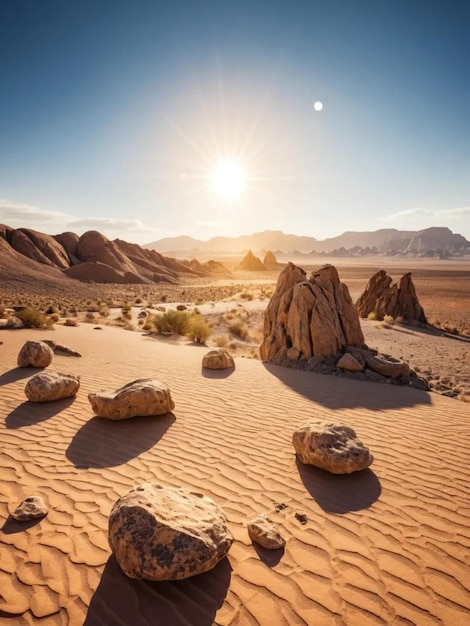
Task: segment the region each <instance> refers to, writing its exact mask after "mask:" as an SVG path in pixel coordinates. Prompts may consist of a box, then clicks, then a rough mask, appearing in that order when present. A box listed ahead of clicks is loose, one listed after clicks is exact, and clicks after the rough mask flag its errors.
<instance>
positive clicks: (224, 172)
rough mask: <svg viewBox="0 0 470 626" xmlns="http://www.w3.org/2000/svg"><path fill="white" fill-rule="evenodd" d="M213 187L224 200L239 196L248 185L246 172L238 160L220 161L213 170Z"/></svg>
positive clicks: (211, 178)
mask: <svg viewBox="0 0 470 626" xmlns="http://www.w3.org/2000/svg"><path fill="white" fill-rule="evenodd" d="M210 181H211V187H212V189H213V191H214V192H215V193H216V194H217V195H218V196H219V197H220V198H222V199H223V200H234V199H235V198H238V197H239V196H240V195H241V194H242V193H243V191H244V190H245V187H246V174H245V170H244V169H243V167H242V165H241V164H240V163H239V162H238V161H234V160H229V159H226V160H224V161H219V162H218V163H216V165H215V166H214V169H213V170H212V173H211V177H210Z"/></svg>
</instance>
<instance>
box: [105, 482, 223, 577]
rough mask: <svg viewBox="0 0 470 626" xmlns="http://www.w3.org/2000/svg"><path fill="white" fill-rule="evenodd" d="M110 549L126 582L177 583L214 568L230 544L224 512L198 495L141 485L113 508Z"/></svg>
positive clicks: (212, 502) (211, 501)
mask: <svg viewBox="0 0 470 626" xmlns="http://www.w3.org/2000/svg"><path fill="white" fill-rule="evenodd" d="M108 539H109V545H110V546H111V550H112V551H113V553H114V555H115V556H116V560H117V562H118V564H119V566H120V568H121V569H122V571H123V572H124V573H125V574H126V575H127V576H129V577H130V578H138V579H144V580H181V579H183V578H189V577H190V576H196V575H197V574H202V573H203V572H207V571H209V570H210V569H212V568H213V567H214V566H215V565H217V563H218V562H219V561H220V560H221V559H223V558H224V557H225V556H226V554H227V552H228V550H229V548H230V546H231V545H232V542H233V536H232V534H231V532H230V531H229V529H228V526H227V518H226V516H225V513H224V512H223V511H222V509H221V508H220V507H219V506H218V505H217V504H216V503H215V502H214V501H213V500H212V499H210V498H208V497H206V496H204V495H203V494H202V493H196V492H193V491H186V490H184V489H176V488H174V487H166V486H163V485H158V484H155V483H144V484H142V485H139V486H137V487H135V488H134V489H132V490H131V491H129V493H127V494H126V495H124V496H123V497H122V498H120V499H119V500H118V501H117V502H116V503H115V504H114V506H113V508H112V511H111V515H110V518H109V533H108Z"/></svg>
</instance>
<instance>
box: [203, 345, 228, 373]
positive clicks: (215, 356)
mask: <svg viewBox="0 0 470 626" xmlns="http://www.w3.org/2000/svg"><path fill="white" fill-rule="evenodd" d="M202 367H206V368H207V369H210V370H223V369H228V368H230V367H235V363H234V360H233V357H232V355H231V354H230V352H228V351H227V350H225V349H224V348H217V350H210V351H209V352H207V354H205V355H204V357H203V359H202Z"/></svg>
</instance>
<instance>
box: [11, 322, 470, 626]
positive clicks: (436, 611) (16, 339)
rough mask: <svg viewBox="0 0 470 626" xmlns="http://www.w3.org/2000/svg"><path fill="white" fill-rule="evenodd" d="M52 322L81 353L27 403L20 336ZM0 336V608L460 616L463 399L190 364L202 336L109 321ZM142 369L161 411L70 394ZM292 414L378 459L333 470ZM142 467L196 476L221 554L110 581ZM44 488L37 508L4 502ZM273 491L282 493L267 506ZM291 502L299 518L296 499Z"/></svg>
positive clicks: (243, 616)
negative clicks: (45, 507)
mask: <svg viewBox="0 0 470 626" xmlns="http://www.w3.org/2000/svg"><path fill="white" fill-rule="evenodd" d="M37 338H45V339H46V338H51V339H54V340H55V341H57V342H60V343H63V344H65V345H68V346H70V347H72V348H75V349H76V350H79V351H80V353H81V354H82V355H83V358H81V359H73V358H70V357H65V356H58V355H56V356H55V357H54V360H53V363H52V366H51V368H52V369H54V370H56V371H64V372H72V373H74V374H80V375H81V389H80V392H79V395H78V396H77V398H76V399H75V400H64V401H59V402H55V403H50V404H47V405H33V404H31V403H29V402H26V399H25V396H24V393H23V389H24V386H25V383H26V381H27V380H28V378H29V377H30V376H31V375H33V374H34V373H35V371H34V370H29V369H21V370H20V369H17V368H16V355H17V353H18V351H19V349H20V348H21V346H22V345H23V343H24V341H26V339H37ZM1 339H2V341H3V345H0V356H1V363H2V371H1V372H0V398H1V404H0V406H1V411H2V415H1V418H2V419H1V425H0V440H1V454H0V476H1V481H0V516H1V519H2V522H0V523H1V524H2V525H3V527H2V528H1V530H0V541H1V544H2V545H1V551H0V623H5V624H12V623H14V624H15V626H16V625H18V626H22V625H24V624H47V625H48V626H49V624H51V625H56V624H57V625H59V624H60V625H62V624H72V625H79V624H83V623H85V624H86V625H87V626H95V625H100V626H105V625H106V626H110V625H114V624H116V625H118V624H119V625H121V626H122V625H126V626H127V625H128V626H147V625H148V626H150V625H154V624H157V625H162V626H163V625H164V626H167V625H168V626H170V625H171V626H173V625H174V626H179V625H188V626H189V625H191V626H194V625H208V624H212V623H216V624H221V625H228V624H242V625H244V624H247V625H256V624H259V625H262V626H265V625H269V626H277V625H284V624H285V625H291V624H307V625H309V626H310V625H313V624H315V625H317V624H318V625H336V626H339V625H341V624H348V625H356V624H357V625H360V626H363V625H366V626H367V625H368V624H370V625H376V624H397V625H398V624H423V625H428V624H449V625H450V624H459V625H460V624H465V623H470V620H469V610H470V578H469V576H468V571H469V565H470V484H469V481H468V475H467V473H468V467H469V466H470V429H469V427H468V425H469V420H470V406H469V405H468V404H465V403H461V402H456V401H455V400H452V399H449V398H445V397H442V396H439V395H437V394H428V393H425V392H420V391H416V390H412V389H404V388H401V387H394V386H388V385H377V384H373V383H360V382H356V381H350V380H347V379H340V378H336V377H328V376H322V375H316V374H312V373H309V372H299V371H296V370H285V369H282V368H279V367H275V366H270V365H264V364H262V363H260V362H259V361H255V360H250V359H243V358H238V359H237V360H236V370H235V371H234V372H233V373H231V374H230V375H228V376H227V375H212V376H204V375H203V374H202V372H201V359H202V355H203V353H204V351H205V349H204V348H201V347H196V346H182V345H174V344H172V343H168V342H163V341H159V340H158V339H155V338H150V337H145V336H143V335H141V334H139V333H131V332H126V331H123V330H121V329H117V328H112V327H108V328H104V329H103V330H102V331H100V332H98V331H96V330H93V327H92V326H88V325H82V326H80V327H78V328H66V327H56V330H55V331H29V330H28V331H26V330H25V331H4V332H2V335H1ZM139 377H156V378H158V379H160V380H163V381H164V382H166V383H167V384H168V385H169V386H170V389H171V392H172V396H173V399H174V401H175V404H176V406H175V409H174V411H173V413H172V414H169V415H167V416H164V417H157V418H136V419H134V420H129V421H126V422H122V423H114V422H104V421H103V420H101V419H99V418H97V417H94V416H93V413H92V411H91V407H90V405H89V403H88V401H87V398H86V395H87V393H88V392H90V391H95V390H97V389H101V388H110V387H111V388H115V387H118V386H120V385H121V384H123V383H125V382H128V381H129V380H132V379H134V378H139ZM309 418H320V419H328V420H334V421H339V422H344V423H347V424H349V425H351V426H352V427H353V428H355V430H356V432H357V433H358V435H359V437H360V438H361V439H362V440H363V441H364V442H365V443H366V445H368V446H369V448H370V449H371V451H372V453H373V454H374V457H375V462H374V464H373V465H372V466H371V468H370V469H369V470H366V471H364V472H361V473H358V474H353V475H351V476H342V477H341V476H332V475H329V474H326V473H325V472H322V471H321V470H316V469H314V468H311V467H305V466H302V465H301V464H300V463H297V462H296V458H295V455H294V451H293V447H292V444H291V436H292V432H293V430H294V429H295V428H296V427H297V426H299V425H300V424H301V423H303V422H304V421H306V420H308V419H309ZM145 480H151V481H155V482H162V483H165V484H169V485H174V486H182V487H188V488H192V489H196V490H200V491H203V492H204V493H205V494H207V495H209V496H211V497H212V498H214V499H215V500H216V502H217V503H218V504H220V505H221V506H222V507H223V508H224V510H225V512H226V514H227V516H228V519H229V523H230V528H231V530H232V532H233V534H234V536H235V542H234V544H233V546H232V548H231V550H230V552H229V555H228V558H227V559H224V561H222V562H221V563H219V565H218V566H217V567H216V568H215V569H214V570H212V571H211V572H208V573H207V574H203V575H201V576H198V577H195V578H192V579H188V580H185V581H180V582H176V583H146V582H141V581H133V580H130V579H127V578H126V577H125V576H124V575H123V574H122V573H121V572H120V570H119V568H118V566H117V564H116V562H115V560H114V559H113V557H111V556H110V550H109V547H108V543H107V520H108V515H109V512H110V510H111V507H112V505H113V503H114V502H115V500H116V499H117V498H118V497H119V496H121V495H122V494H124V493H126V492H127V491H128V490H129V489H130V488H131V487H132V486H133V485H135V484H136V483H139V482H141V481H145ZM33 493H37V494H41V495H43V496H44V497H45V499H46V501H47V502H48V504H49V508H50V512H49V515H48V516H47V517H46V518H44V519H42V520H41V521H39V522H36V523H29V524H26V527H25V525H24V524H23V525H21V526H20V523H18V522H12V521H11V520H8V514H9V513H10V512H11V511H13V509H14V508H15V506H16V504H17V503H18V502H19V501H20V500H22V499H23V497H25V496H27V495H31V494H33ZM279 502H283V503H285V504H287V508H285V509H284V510H282V511H281V512H279V513H275V512H274V505H275V504H276V503H279ZM297 511H301V512H304V513H306V514H307V516H308V522H307V524H306V525H301V524H300V523H299V522H298V521H297V520H296V518H295V512H297ZM261 512H267V513H269V514H270V515H271V517H272V518H273V519H275V520H276V521H278V523H279V525H280V528H281V531H282V532H283V534H284V536H285V537H286V539H287V545H286V548H285V550H284V552H283V553H277V554H276V553H274V554H273V553H268V552H266V551H265V550H263V549H262V548H255V547H254V546H253V545H252V543H251V541H250V540H249V538H248V533H247V531H246V526H245V524H246V521H247V520H248V519H250V518H251V517H253V516H255V515H257V514H258V513H261Z"/></svg>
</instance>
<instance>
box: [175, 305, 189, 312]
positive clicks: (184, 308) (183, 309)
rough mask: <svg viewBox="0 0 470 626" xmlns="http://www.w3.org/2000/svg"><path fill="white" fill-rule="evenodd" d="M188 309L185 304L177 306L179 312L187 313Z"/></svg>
mask: <svg viewBox="0 0 470 626" xmlns="http://www.w3.org/2000/svg"><path fill="white" fill-rule="evenodd" d="M187 308H188V307H187V306H186V305H185V304H178V305H177V306H176V310H177V311H186V309H187Z"/></svg>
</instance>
